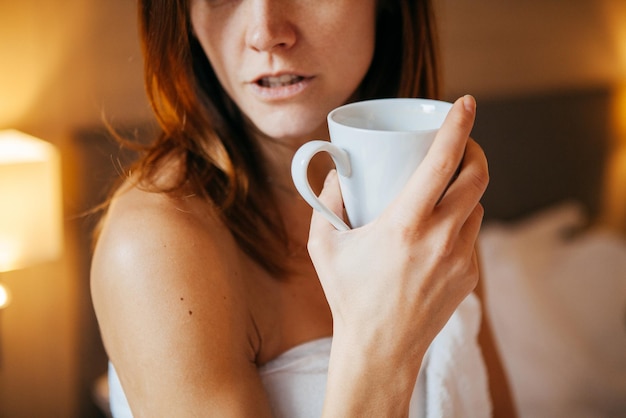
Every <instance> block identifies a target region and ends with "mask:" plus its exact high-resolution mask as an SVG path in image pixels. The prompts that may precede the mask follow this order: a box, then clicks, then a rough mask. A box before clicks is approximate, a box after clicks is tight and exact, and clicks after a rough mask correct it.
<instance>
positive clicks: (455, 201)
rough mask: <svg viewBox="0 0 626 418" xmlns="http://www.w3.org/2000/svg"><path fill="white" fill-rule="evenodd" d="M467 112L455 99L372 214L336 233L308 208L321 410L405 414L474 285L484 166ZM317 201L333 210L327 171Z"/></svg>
mask: <svg viewBox="0 0 626 418" xmlns="http://www.w3.org/2000/svg"><path fill="white" fill-rule="evenodd" d="M474 114H475V109H474V100H473V98H470V97H466V98H464V99H460V100H458V101H457V102H456V103H455V105H454V107H453V108H452V110H451V112H450V114H449V115H448V118H447V119H446V122H445V123H444V126H443V127H442V129H441V130H440V131H439V133H438V135H437V138H436V139H435V142H434V144H433V146H432V147H431V149H430V151H429V153H428V155H427V156H426V159H425V160H424V162H423V163H422V164H421V165H420V167H419V168H418V169H417V170H416V173H415V174H414V175H413V177H412V178H411V180H410V181H409V183H408V185H407V186H406V187H405V188H404V190H403V192H402V193H401V195H400V196H399V197H398V198H397V199H396V200H395V201H394V202H393V203H392V205H391V207H390V208H388V209H387V210H386V211H385V212H384V213H383V215H381V216H380V217H379V218H378V219H377V220H376V221H374V222H372V223H371V224H368V225H365V226H364V227H362V228H358V229H354V230H350V231H343V232H339V231H336V230H334V229H333V228H332V226H330V225H329V224H328V222H326V221H325V219H323V218H322V217H321V216H319V215H318V214H314V215H313V220H312V224H311V235H310V240H309V250H310V253H311V257H312V259H313V262H314V263H315V266H316V270H317V272H318V274H319V276H320V281H321V282H322V286H323V287H324V290H325V292H326V295H327V298H328V301H329V305H330V307H331V310H332V313H333V321H334V341H333V350H332V353H331V362H330V371H329V381H328V390H327V394H326V403H325V411H324V412H325V415H327V416H359V415H364V414H365V415H372V416H406V415H407V414H408V408H409V403H410V398H411V393H412V389H413V386H414V384H415V380H416V377H417V375H418V372H419V368H420V365H421V362H422V360H423V356H424V353H425V351H426V349H427V347H428V346H429V345H430V343H431V342H432V340H433V339H434V337H435V336H436V335H437V333H438V332H439V331H440V330H441V328H442V327H443V326H444V324H445V323H446V322H447V321H448V319H449V318H450V316H451V315H452V313H453V312H454V310H455V309H456V307H457V306H458V305H459V303H460V302H461V301H462V300H463V299H464V298H465V297H466V296H467V295H468V294H469V293H470V292H471V291H472V290H473V289H474V287H475V286H476V283H477V281H478V262H477V257H476V253H475V243H476V239H477V236H478V231H479V229H480V224H481V221H482V215H483V209H482V206H481V205H480V203H479V201H480V198H481V196H482V194H483V192H484V190H485V188H486V186H487V182H488V172H487V164H486V160H485V156H484V154H483V152H482V150H481V149H480V147H479V146H478V145H477V144H476V143H475V142H474V141H472V140H471V139H469V134H470V131H471V127H472V125H473V121H474ZM464 152H465V157H464V158H463V153H464ZM462 159H463V165H462V169H461V171H460V173H459V176H458V178H457V179H456V181H455V182H454V183H453V184H452V185H451V186H450V188H449V189H448V190H447V191H446V192H445V195H444V196H443V198H442V199H441V201H440V203H438V202H439V198H440V197H441V196H442V194H443V193H444V191H445V190H446V186H447V185H448V183H449V180H450V178H452V176H453V174H454V172H455V170H456V168H457V166H458V164H459V163H460V161H461V160H462ZM320 199H321V200H323V201H324V203H325V204H326V205H327V206H328V207H329V208H333V210H334V211H335V213H337V214H341V209H342V207H341V198H340V194H339V190H338V185H337V179H336V176H335V175H331V176H330V177H329V179H328V180H327V182H326V184H325V187H324V190H323V191H322V194H321V195H320Z"/></svg>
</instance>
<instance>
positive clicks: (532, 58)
mask: <svg viewBox="0 0 626 418" xmlns="http://www.w3.org/2000/svg"><path fill="white" fill-rule="evenodd" d="M436 3H437V8H438V11H439V16H440V29H441V41H442V47H443V62H444V80H445V96H446V97H447V98H454V97H455V96H456V95H459V94H464V93H472V94H474V95H475V96H476V97H477V98H478V101H479V106H480V102H481V100H484V101H489V100H493V99H496V98H502V97H519V96H524V95H528V94H541V93H544V92H555V91H557V92H558V91H565V90H576V89H586V88H596V87H598V86H601V87H603V88H605V87H606V88H608V89H610V91H611V92H612V93H611V94H612V97H613V98H614V101H615V106H613V107H612V110H611V112H612V116H611V121H612V122H611V130H612V132H613V136H614V137H615V140H614V144H613V145H612V146H613V148H614V149H613V151H612V153H611V158H610V161H608V162H607V167H606V173H607V174H606V181H605V182H604V186H603V187H604V189H605V192H603V194H602V200H603V204H602V207H603V209H602V213H601V217H602V218H603V219H604V220H605V221H606V222H607V223H609V224H612V225H614V226H615V227H616V228H624V215H625V214H626V209H625V206H624V205H625V201H626V196H625V192H624V189H625V187H624V184H625V182H624V181H625V178H626V174H625V173H624V171H625V170H624V167H626V157H624V155H626V140H625V139H624V138H625V137H626V127H625V125H626V124H625V123H623V121H624V120H626V94H624V91H625V90H626V89H625V88H624V85H626V3H625V2H624V1H623V0H548V1H526V2H502V1H499V0H436ZM135 7H136V5H135V1H133V0H108V1H97V0H20V1H11V0H0V129H5V128H16V129H20V130H22V131H25V132H27V133H29V134H32V135H35V136H38V137H40V138H42V139H44V140H46V141H50V142H52V143H54V144H55V145H57V146H58V147H59V148H60V149H61V152H62V156H63V176H64V204H65V223H66V251H65V254H64V256H63V258H62V259H60V260H58V261H54V262H50V263H47V264H45V265H41V266H37V267H33V268H29V269H24V270H20V271H14V272H10V273H4V274H2V275H1V277H0V280H2V282H3V283H5V284H6V285H7V286H8V287H9V288H10V289H11V290H12V293H13V301H12V304H11V305H10V306H9V307H8V308H6V309H4V310H2V311H0V345H1V349H2V351H1V357H0V362H1V363H0V417H7V418H8V417H11V418H13V417H44V416H45V417H88V416H98V412H97V409H96V408H95V407H94V406H93V402H92V399H91V398H90V392H91V384H92V383H93V382H92V381H91V378H92V377H93V375H94V373H97V372H99V371H102V372H103V371H104V369H103V364H102V363H101V362H100V360H99V359H100V357H99V355H96V356H94V357H93V360H92V357H91V355H90V353H91V351H92V350H96V351H98V350H101V348H98V347H95V348H94V346H93V344H94V343H93V341H92V340H93V338H91V337H86V335H92V334H94V333H97V329H94V326H93V321H92V319H93V318H92V312H91V311H90V310H89V306H90V301H89V294H88V277H86V275H85V271H84V269H85V267H84V260H85V257H88V253H89V251H88V250H89V249H88V248H86V244H85V241H84V240H83V239H81V238H80V231H79V230H80V229H81V228H82V227H83V226H84V224H83V220H82V219H81V217H80V216H79V212H80V211H81V210H82V206H81V203H80V202H81V201H82V200H81V199H82V196H81V193H82V189H81V187H82V186H81V185H80V178H79V177H80V176H81V175H82V170H84V167H83V168H81V161H80V158H82V154H81V153H80V152H78V151H77V149H76V145H75V137H76V133H77V132H79V131H81V130H85V129H97V128H98V127H101V126H102V118H103V116H106V118H107V120H109V121H111V122H112V123H113V125H114V126H115V125H116V124H119V125H123V124H126V123H131V124H135V123H144V122H146V121H149V120H150V119H151V116H150V112H149V109H148V106H147V103H146V101H145V98H144V93H143V82H142V76H141V71H142V70H141V57H140V51H139V46H138V42H137V40H136V38H137V37H136V18H135ZM479 109H480V108H479ZM622 115H624V116H622ZM0 199H1V197H0ZM0 204H1V201H0ZM81 263H83V264H81ZM91 363H96V364H91ZM85 369H89V372H86V371H85Z"/></svg>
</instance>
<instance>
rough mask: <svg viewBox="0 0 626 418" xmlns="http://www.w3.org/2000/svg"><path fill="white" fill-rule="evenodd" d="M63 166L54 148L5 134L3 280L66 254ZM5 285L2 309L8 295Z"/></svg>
mask: <svg viewBox="0 0 626 418" xmlns="http://www.w3.org/2000/svg"><path fill="white" fill-rule="evenodd" d="M60 166H61V163H60V155H59V152H58V150H57V149H56V147H54V146H53V145H52V144H50V143H48V142H45V141H42V140H40V139H37V138H35V137H32V136H30V135H26V134H24V133H21V132H18V131H15V130H7V131H0V276H1V274H2V273H3V272H7V271H11V270H16V269H20V268H24V267H28V266H32V265H35V264H39V263H43V262H46V261H51V260H54V259H57V258H58V257H60V255H61V254H62V252H63V222H62V218H63V215H62V211H63V209H62V203H61V167H60ZM0 287H2V289H0V309H1V308H2V307H4V306H6V304H8V302H9V292H8V290H7V289H6V288H4V287H3V286H2V283H0ZM5 295H6V296H5ZM3 301H4V306H2V303H3Z"/></svg>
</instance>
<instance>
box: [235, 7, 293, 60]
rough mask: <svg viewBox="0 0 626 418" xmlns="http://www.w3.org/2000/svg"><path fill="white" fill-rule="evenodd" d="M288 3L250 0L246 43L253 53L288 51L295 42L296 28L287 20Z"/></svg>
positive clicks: (288, 14)
mask: <svg viewBox="0 0 626 418" xmlns="http://www.w3.org/2000/svg"><path fill="white" fill-rule="evenodd" d="M288 3H290V0H289V1H271V0H251V1H250V3H249V4H250V24H249V26H248V31H247V33H246V43H247V44H248V46H249V47H250V48H252V49H254V50H255V51H259V52H274V51H276V50H280V49H289V48H291V47H292V46H293V45H294V43H295V42H296V35H297V33H296V27H295V26H294V24H293V22H292V21H291V19H290V18H289V16H290V15H291V14H290V13H289V10H288V7H287V4H288Z"/></svg>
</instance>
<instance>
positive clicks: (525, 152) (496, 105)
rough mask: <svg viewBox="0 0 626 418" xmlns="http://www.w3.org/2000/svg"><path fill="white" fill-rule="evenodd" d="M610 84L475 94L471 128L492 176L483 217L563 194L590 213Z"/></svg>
mask: <svg viewBox="0 0 626 418" xmlns="http://www.w3.org/2000/svg"><path fill="white" fill-rule="evenodd" d="M610 101H611V92H610V90H609V89H608V88H607V89H604V88H598V89H592V90H583V91H567V92H557V93H550V94H536V95H529V96H526V97H516V98H503V99H494V100H482V101H481V100H480V98H478V113H477V119H476V124H475V128H474V131H473V132H472V136H473V137H474V139H476V141H478V142H479V143H480V144H481V145H482V146H483V148H484V150H485V153H486V154H487V158H488V160H489V169H490V176H491V181H490V185H489V188H488V190H487V192H486V194H485V196H484V199H483V203H484V206H485V219H486V220H493V219H497V220H512V219H515V218H518V217H521V216H524V215H526V214H529V213H530V212H533V211H536V210H540V209H542V208H544V207H546V206H549V205H551V204H555V203H559V202H561V201H564V200H576V201H578V202H580V203H582V204H583V205H584V206H585V208H586V209H587V210H588V212H589V214H590V215H591V216H594V215H596V214H597V212H598V210H599V205H600V197H601V191H602V190H601V189H602V177H603V172H604V168H603V167H604V164H605V161H606V158H607V153H608V150H609V144H610V128H609V126H610V125H609V114H610Z"/></svg>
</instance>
